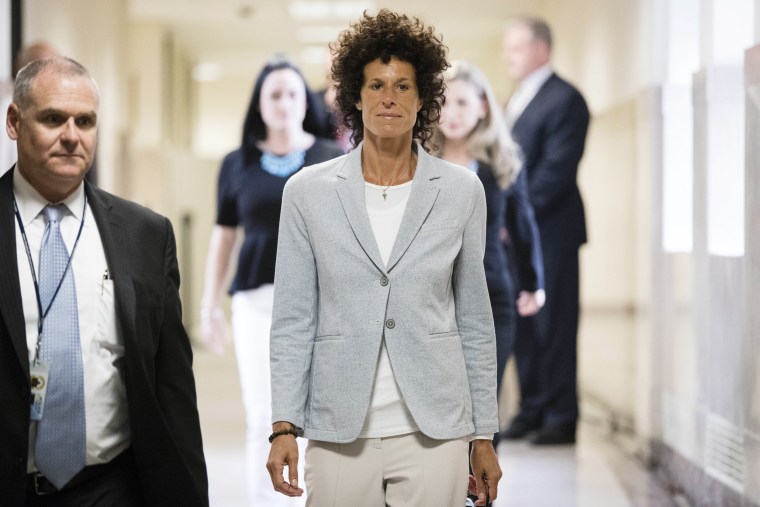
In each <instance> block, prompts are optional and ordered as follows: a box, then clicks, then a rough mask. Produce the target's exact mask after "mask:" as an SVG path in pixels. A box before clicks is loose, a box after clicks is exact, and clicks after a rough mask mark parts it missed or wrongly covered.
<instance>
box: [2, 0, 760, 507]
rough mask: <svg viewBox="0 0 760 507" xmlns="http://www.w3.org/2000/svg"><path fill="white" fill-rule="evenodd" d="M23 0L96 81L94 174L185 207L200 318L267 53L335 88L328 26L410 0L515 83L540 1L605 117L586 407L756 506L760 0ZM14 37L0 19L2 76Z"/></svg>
mask: <svg viewBox="0 0 760 507" xmlns="http://www.w3.org/2000/svg"><path fill="white" fill-rule="evenodd" d="M14 4H15V5H18V6H19V7H20V9H21V14H22V16H21V21H22V22H21V34H22V42H23V43H29V42H33V41H37V40H45V41H48V42H50V43H52V44H53V45H54V46H56V47H57V48H58V49H59V50H60V51H61V52H62V53H63V54H66V55H69V56H72V57H74V58H75V59H77V60H79V61H81V62H82V63H83V64H84V65H85V66H87V67H88V68H89V69H90V70H91V71H92V72H93V75H94V76H95V78H96V79H97V81H98V83H99V85H100V87H101V94H102V104H101V117H100V119H99V121H100V137H99V148H98V166H99V169H98V177H99V184H100V186H102V187H103V188H105V189H106V190H109V191H112V192H114V193H116V194H119V195H122V196H125V197H127V198H129V199H133V200H136V201H138V202H140V203H142V204H144V205H146V206H149V207H151V208H154V209H156V210H158V211H159V212H161V213H164V214H166V215H168V216H169V217H170V218H171V219H172V221H173V223H174V224H175V229H176V231H177V236H178V246H179V257H180V268H181V271H182V278H183V283H182V296H183V301H184V304H185V319H186V324H187V326H188V328H189V329H190V331H191V333H192V334H196V327H197V325H198V317H197V316H198V308H199V297H200V291H201V286H202V276H203V265H204V262H205V258H204V256H205V252H206V249H207V241H208V237H209V231H210V228H211V225H212V222H213V218H214V199H215V187H216V177H217V171H218V167H219V163H220V160H221V157H222V156H223V155H224V154H225V153H226V152H228V151H229V150H231V149H233V148H234V147H235V146H237V145H238V144H239V139H238V137H239V132H240V127H241V124H242V120H243V116H244V114H245V109H246V107H247V104H248V101H249V97H250V91H251V89H252V83H253V80H254V77H255V75H256V74H257V72H258V71H259V69H260V68H261V66H262V65H263V63H264V62H265V60H266V59H267V58H268V57H269V56H271V55H272V54H273V53H274V52H283V53H286V54H287V55H289V56H290V57H291V58H292V59H294V60H295V61H296V62H297V63H298V64H299V65H300V66H301V67H302V68H303V70H304V72H305V75H306V76H307V78H308V80H309V82H310V83H311V84H312V85H313V86H314V87H315V88H321V87H322V86H323V85H324V82H325V72H326V63H325V51H326V44H327V42H329V41H330V40H332V39H333V38H334V37H335V36H336V35H337V33H338V31H339V30H340V29H341V28H343V27H345V26H346V25H347V23H348V22H349V21H350V20H351V19H354V18H356V17H357V16H358V15H359V14H360V13H361V12H362V10H363V9H364V8H370V9H376V8H379V7H390V8H396V9H400V10H404V11H405V12H406V13H408V14H413V15H418V16H420V17H422V18H423V19H425V20H426V21H427V22H430V23H432V24H434V25H435V26H436V28H437V29H438V30H439V31H440V32H442V33H443V35H444V42H445V43H446V44H447V45H448V46H449V49H450V56H451V57H452V58H466V59H470V60H473V61H474V62H476V63H477V64H478V65H480V66H481V67H482V68H483V69H484V70H485V71H486V72H487V74H488V76H489V78H490V79H491V80H492V82H493V84H494V88H495V89H496V90H497V92H498V93H499V96H500V99H501V100H502V101H506V99H507V98H508V96H509V94H510V92H511V90H512V88H513V87H514V83H512V82H510V81H509V80H508V79H507V77H506V75H505V72H504V70H503V64H502V61H501V36H502V29H503V24H504V21H505V20H506V19H507V18H508V17H509V16H510V15H513V14H516V13H531V14H536V15H540V16H542V17H544V18H546V19H547V20H548V22H549V23H550V25H552V27H553V29H554V35H555V51H554V63H555V68H556V70H557V71H558V73H559V74H561V75H563V76H564V77H566V78H567V79H568V80H570V81H571V82H573V83H574V84H575V85H576V86H577V87H578V88H579V89H580V90H581V91H582V92H583V94H584V95H585V97H586V99H587V101H588V103H589V107H590V109H591V113H592V123H591V129H590V133H589V139H588V143H587V150H586V154H585V156H584V159H583V161H582V164H581V170H580V187H581V191H582V193H583V195H584V198H585V201H586V204H587V212H588V217H589V229H590V233H589V237H590V241H589V244H588V245H586V246H584V248H583V249H582V250H581V279H582V289H581V294H582V316H581V330H580V335H579V343H580V351H579V352H580V354H579V357H580V370H579V371H580V378H579V382H580V389H581V395H582V397H583V400H584V414H586V415H587V416H588V417H592V418H593V423H594V424H595V425H596V426H598V427H599V426H601V427H603V428H605V430H606V431H607V432H609V433H614V434H617V435H620V436H622V437H624V438H623V439H622V440H621V442H624V444H620V445H622V448H623V449H624V450H625V452H627V453H629V454H630V455H632V456H634V457H635V458H636V459H637V460H639V462H641V463H643V464H644V465H646V466H648V467H650V468H651V469H652V470H653V471H655V472H656V473H657V474H659V476H660V477H661V479H662V481H663V482H664V483H665V484H666V485H668V487H670V488H671V491H674V492H676V493H679V492H682V494H683V496H684V498H687V499H688V500H689V501H690V502H691V503H692V504H693V505H753V504H758V503H760V312H758V311H757V310H756V307H757V303H756V301H758V299H760V239H758V238H760V181H758V180H759V179H760V172H759V171H758V163H759V162H760V159H759V157H760V152H759V150H760V143H758V142H757V140H758V139H759V137H758V136H759V135H760V114H759V113H758V111H759V109H758V106H759V104H760V46H758V45H757V44H758V42H760V0H660V1H658V0H614V1H612V0H575V1H573V2H567V1H562V0H513V1H510V2H492V1H490V0H470V1H468V2H454V1H452V0H445V1H441V2H431V1H428V0H416V1H413V2H402V1H401V0H388V1H386V2H384V3H382V4H380V3H376V2H359V1H353V0H329V1H328V0H325V1H322V0H301V1H298V0H294V1H290V2H261V1H253V0H215V1H211V0H26V1H23V0H0V27H2V28H0V33H7V34H10V33H11V29H10V27H11V12H12V9H11V6H12V5H14ZM6 27H8V29H7V30H6ZM10 54H11V41H10V37H8V36H6V37H4V38H3V39H2V40H1V41H0V82H3V84H4V86H5V87H6V88H7V86H8V84H9V81H10V74H9V68H10ZM4 169H6V168H2V169H1V170H4ZM204 354H207V353H205V352H203V351H201V350H200V349H199V350H198V355H199V357H198V363H199V364H204V365H207V366H208V367H209V368H214V367H215V366H213V365H214V364H215V363H214V361H213V360H212V359H210V358H207V357H205V356H204ZM223 368H224V369H226V373H228V375H229V378H225V377H223V376H221V375H212V374H209V375H208V376H206V375H204V374H203V372H199V374H198V382H199V384H202V385H201V389H232V387H231V385H230V384H228V383H229V382H237V378H236V377H235V376H234V372H233V371H230V370H229V368H227V367H223ZM207 381H208V382H210V383H212V384H211V385H207V384H204V382H207ZM214 382H216V383H218V385H217V384H213V383H214ZM235 389H237V387H236V386H235ZM225 416H229V421H226V422H224V421H221V422H220V424H228V425H229V431H230V438H233V437H232V435H234V434H235V432H236V431H242V429H241V428H242V426H243V423H242V420H241V417H242V410H241V411H240V413H239V414H238V415H237V416H235V415H234V413H232V414H226V413H224V412H221V413H215V414H213V416H211V417H214V418H216V417H225ZM217 422H219V421H217ZM213 424H216V423H213ZM238 426H239V427H238ZM215 427H217V426H215ZM222 428H224V426H223V425H222Z"/></svg>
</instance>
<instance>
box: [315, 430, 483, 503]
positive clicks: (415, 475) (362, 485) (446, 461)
mask: <svg viewBox="0 0 760 507" xmlns="http://www.w3.org/2000/svg"><path fill="white" fill-rule="evenodd" d="M467 449H468V444H467V441H466V440H465V439H455V440H434V439H432V438H430V437H426V436H425V435H423V434H422V433H421V432H419V431H417V432H415V433H409V434H407V435H399V436H396V437H387V438H359V439H357V440H355V441H354V442H351V443H349V444H333V443H329V442H321V441H317V440H310V441H309V445H308V447H307V449H306V477H305V479H306V487H308V488H309V498H308V500H307V502H306V505H307V506H309V507H357V506H361V507H385V506H386V505H387V506H388V507H463V506H464V504H465V501H466V498H467V479H468V470H469V469H468V464H469V463H468V461H469V460H468V456H467Z"/></svg>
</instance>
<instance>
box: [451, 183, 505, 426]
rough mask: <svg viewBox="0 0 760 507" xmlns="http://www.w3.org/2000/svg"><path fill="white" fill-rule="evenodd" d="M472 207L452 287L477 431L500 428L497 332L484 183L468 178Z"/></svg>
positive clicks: (455, 266)
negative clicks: (489, 276)
mask: <svg viewBox="0 0 760 507" xmlns="http://www.w3.org/2000/svg"><path fill="white" fill-rule="evenodd" d="M470 182H471V183H472V184H471V188H470V201H471V203H472V205H471V211H470V214H469V217H468V218H467V222H466V223H465V227H464V233H463V234H464V235H463V238H462V248H461V250H460V252H459V256H458V257H457V260H456V262H455V264H454V272H453V277H452V278H453V280H452V284H453V290H454V301H455V305H456V306H455V308H456V319H457V327H458V329H459V335H460V338H461V340H462V350H463V353H464V360H465V367H466V369H467V378H468V381H469V386H470V398H471V400H472V418H473V422H474V424H475V434H476V435H488V434H492V433H496V432H497V431H498V430H499V422H498V415H497V405H496V335H495V332H494V324H493V315H492V313H491V304H490V300H489V297H488V287H487V285H486V277H485V271H484V268H483V256H484V254H485V243H486V234H485V232H486V199H485V192H484V190H483V185H482V184H481V183H480V180H479V179H478V178H477V177H475V176H474V175H473V177H472V178H471V179H470Z"/></svg>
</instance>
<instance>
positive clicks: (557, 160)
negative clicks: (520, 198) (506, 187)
mask: <svg viewBox="0 0 760 507" xmlns="http://www.w3.org/2000/svg"><path fill="white" fill-rule="evenodd" d="M588 124H589V112H588V108H587V107H586V101H585V100H583V96H581V94H580V92H578V90H576V89H575V88H574V87H573V86H572V85H571V84H570V83H568V82H567V81H565V80H563V79H561V78H560V77H559V76H557V75H556V74H552V75H551V77H549V79H548V80H547V81H546V82H545V83H544V85H543V86H542V87H541V89H540V90H539V91H538V93H537V94H536V96H535V97H534V98H533V100H532V101H531V102H530V103H529V104H528V106H527V107H526V108H525V110H524V111H523V113H522V114H521V115H520V117H519V118H518V119H517V121H515V123H514V125H513V127H512V136H513V137H514V139H515V141H517V143H518V144H519V145H520V148H521V149H522V151H523V156H524V166H523V167H524V169H523V170H524V171H525V172H526V173H527V178H528V193H529V195H530V200H531V203H532V204H533V209H534V210H535V213H536V220H537V221H538V227H539V230H540V234H541V238H542V242H543V244H544V248H546V247H547V246H552V248H572V249H577V248H578V247H580V246H581V245H582V244H583V243H585V242H586V218H585V213H584V209H583V201H582V200H581V194H580V191H579V190H578V185H577V182H576V178H577V174H578V163H579V162H580V160H581V157H582V156H583V149H584V145H585V141H586V132H587V130H588Z"/></svg>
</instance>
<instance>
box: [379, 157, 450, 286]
mask: <svg viewBox="0 0 760 507" xmlns="http://www.w3.org/2000/svg"><path fill="white" fill-rule="evenodd" d="M432 162H433V157H431V156H430V155H428V154H427V153H426V152H425V150H424V149H422V147H421V146H420V145H417V168H416V169H415V171H414V179H413V183H412V191H411V193H410V194H409V200H408V201H407V203H406V209H405V210H404V217H403V218H402V220H401V226H400V227H399V230H398V235H397V236H396V242H395V243H394V244H393V250H391V256H390V258H389V259H388V266H387V270H388V272H390V271H391V270H392V269H393V267H394V266H395V265H396V264H397V263H398V261H399V260H400V259H401V257H402V256H403V255H404V252H406V250H407V249H408V248H409V245H410V244H411V243H412V240H414V238H415V236H417V232H419V230H420V227H422V224H423V223H424V222H425V219H426V218H427V216H428V214H429V213H430V210H431V209H432V208H433V204H434V203H435V200H436V198H437V197H438V192H439V189H438V187H437V186H436V185H435V184H434V183H433V181H434V180H436V179H438V178H440V177H441V175H440V173H439V172H438V171H437V170H436V169H435V168H434V167H433V163H432Z"/></svg>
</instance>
